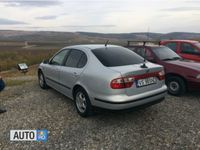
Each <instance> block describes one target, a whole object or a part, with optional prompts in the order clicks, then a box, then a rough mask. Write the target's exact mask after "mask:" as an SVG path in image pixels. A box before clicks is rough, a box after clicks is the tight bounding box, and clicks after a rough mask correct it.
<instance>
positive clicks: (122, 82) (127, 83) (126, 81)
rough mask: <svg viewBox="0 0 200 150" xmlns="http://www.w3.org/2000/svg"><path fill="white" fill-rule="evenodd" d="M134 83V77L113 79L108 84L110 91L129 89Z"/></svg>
mask: <svg viewBox="0 0 200 150" xmlns="http://www.w3.org/2000/svg"><path fill="white" fill-rule="evenodd" d="M133 83H134V77H123V78H117V79H113V80H112V81H111V83H110V87H111V88H112V89H123V88H130V87H131V86H132V85H133Z"/></svg>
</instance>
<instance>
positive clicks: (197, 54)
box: [160, 40, 200, 62]
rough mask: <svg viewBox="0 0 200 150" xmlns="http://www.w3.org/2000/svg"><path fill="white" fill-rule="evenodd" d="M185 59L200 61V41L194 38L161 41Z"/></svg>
mask: <svg viewBox="0 0 200 150" xmlns="http://www.w3.org/2000/svg"><path fill="white" fill-rule="evenodd" d="M160 44H161V45H165V46H167V47H169V48H170V49H172V50H173V51H174V52H176V53H177V54H178V55H180V56H181V57H182V58H184V59H190V60H194V61H198V62H200V43H199V42H198V41H192V40H166V41H161V42H160Z"/></svg>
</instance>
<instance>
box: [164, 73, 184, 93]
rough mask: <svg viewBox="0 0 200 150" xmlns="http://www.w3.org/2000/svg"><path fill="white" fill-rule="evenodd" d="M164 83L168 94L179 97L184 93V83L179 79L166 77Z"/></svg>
mask: <svg viewBox="0 0 200 150" xmlns="http://www.w3.org/2000/svg"><path fill="white" fill-rule="evenodd" d="M166 82H167V87H168V92H169V93H170V94H172V95H176V96H180V95H182V94H184V93H185V92H186V85H185V82H184V80H183V79H181V78H180V77H177V76H174V77H168V78H167V80H166Z"/></svg>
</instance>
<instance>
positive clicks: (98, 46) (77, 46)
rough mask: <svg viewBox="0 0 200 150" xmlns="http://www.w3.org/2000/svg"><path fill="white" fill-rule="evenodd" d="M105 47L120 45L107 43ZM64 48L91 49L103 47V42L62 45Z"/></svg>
mask: <svg viewBox="0 0 200 150" xmlns="http://www.w3.org/2000/svg"><path fill="white" fill-rule="evenodd" d="M106 47H120V46H117V45H109V44H108V45H107V46H106ZM65 48H71V49H86V50H93V49H100V48H105V44H82V45H73V46H67V47H64V48H63V49H65Z"/></svg>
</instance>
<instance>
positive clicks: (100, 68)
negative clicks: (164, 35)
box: [38, 45, 167, 117]
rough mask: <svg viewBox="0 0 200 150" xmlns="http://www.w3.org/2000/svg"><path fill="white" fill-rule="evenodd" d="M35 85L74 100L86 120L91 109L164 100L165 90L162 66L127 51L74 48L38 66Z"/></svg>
mask: <svg viewBox="0 0 200 150" xmlns="http://www.w3.org/2000/svg"><path fill="white" fill-rule="evenodd" d="M38 77H39V85H40V86H41V88H43V89H45V88H47V87H48V86H50V87H52V88H54V89H56V90H57V91H59V92H61V93H62V94H64V95H66V96H68V97H69V98H71V99H74V100H75V106H76V109H77V111H78V113H79V114H80V115H81V116H83V117H86V116H88V115H90V114H91V112H92V107H93V106H96V107H101V108H106V109H112V110H120V109H127V108H131V107H136V106H141V105H145V104H151V103H152V104H153V103H157V102H160V101H161V100H163V99H164V97H165V94H166V92H167V87H166V85H165V81H164V77H165V75H164V69H163V67H162V66H160V65H157V64H153V63H150V62H148V63H146V66H145V67H143V58H142V57H141V56H139V55H137V54H136V53H133V52H131V51H130V50H129V49H127V48H123V47H120V46H114V45H109V46H105V45H77V46H70V47H65V48H63V49H61V50H60V51H59V52H57V53H56V54H55V55H54V56H53V57H52V58H51V59H50V60H48V61H44V62H43V63H41V64H40V66H39V69H38Z"/></svg>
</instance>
